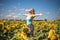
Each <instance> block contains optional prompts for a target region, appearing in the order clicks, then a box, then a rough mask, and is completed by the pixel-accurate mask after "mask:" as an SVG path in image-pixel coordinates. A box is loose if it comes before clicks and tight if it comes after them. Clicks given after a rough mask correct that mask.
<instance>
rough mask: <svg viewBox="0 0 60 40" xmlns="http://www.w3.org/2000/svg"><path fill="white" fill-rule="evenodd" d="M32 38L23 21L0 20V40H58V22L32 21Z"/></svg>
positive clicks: (59, 37)
mask: <svg viewBox="0 0 60 40" xmlns="http://www.w3.org/2000/svg"><path fill="white" fill-rule="evenodd" d="M33 25H34V36H31V37H28V36H27V34H26V33H28V32H29V31H30V29H29V28H28V27H27V25H26V21H25V20H0V40H60V20H33Z"/></svg>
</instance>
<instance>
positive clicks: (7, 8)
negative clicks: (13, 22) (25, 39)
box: [0, 0, 60, 20]
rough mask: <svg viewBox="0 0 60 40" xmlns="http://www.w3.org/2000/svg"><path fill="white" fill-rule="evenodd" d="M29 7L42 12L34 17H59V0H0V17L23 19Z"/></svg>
mask: <svg viewBox="0 0 60 40" xmlns="http://www.w3.org/2000/svg"><path fill="white" fill-rule="evenodd" d="M30 8H34V9H35V13H36V14H37V13H42V14H43V16H37V17H35V18H34V19H37V20H38V19H39V20H40V19H48V20H53V19H60V0H0V19H25V18H26V16H23V15H22V14H26V13H28V12H27V11H26V10H28V9H30Z"/></svg>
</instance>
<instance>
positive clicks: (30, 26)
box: [23, 8, 42, 36]
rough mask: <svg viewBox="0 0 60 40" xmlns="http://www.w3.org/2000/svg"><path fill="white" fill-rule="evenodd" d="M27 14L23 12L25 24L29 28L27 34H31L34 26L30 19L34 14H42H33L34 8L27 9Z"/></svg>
mask: <svg viewBox="0 0 60 40" xmlns="http://www.w3.org/2000/svg"><path fill="white" fill-rule="evenodd" d="M28 12H29V14H23V15H25V16H27V17H26V21H27V26H28V27H29V28H30V32H29V33H28V34H29V35H31V36H33V31H34V26H33V24H32V20H33V18H34V17H35V16H41V15H42V14H35V10H34V9H33V8H31V9H29V10H28Z"/></svg>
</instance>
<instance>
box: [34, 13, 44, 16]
mask: <svg viewBox="0 0 60 40" xmlns="http://www.w3.org/2000/svg"><path fill="white" fill-rule="evenodd" d="M42 15H43V14H41V13H40V14H35V16H42Z"/></svg>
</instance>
